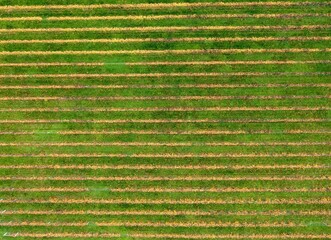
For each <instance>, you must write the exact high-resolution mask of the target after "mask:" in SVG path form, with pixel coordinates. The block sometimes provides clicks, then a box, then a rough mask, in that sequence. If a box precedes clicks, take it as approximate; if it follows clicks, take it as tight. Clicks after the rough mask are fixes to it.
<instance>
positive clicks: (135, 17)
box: [0, 13, 331, 21]
mask: <svg viewBox="0 0 331 240" xmlns="http://www.w3.org/2000/svg"><path fill="white" fill-rule="evenodd" d="M330 16H331V14H329V13H274V14H264V13H262V14H244V13H238V14H185V15H183V14H182V15H181V14H179V15H173V14H166V15H126V16H84V17H80V16H60V17H45V18H43V17H39V16H35V17H3V18H0V21H45V20H46V21H98V20H162V19H191V18H199V19H206V18H304V17H330Z"/></svg>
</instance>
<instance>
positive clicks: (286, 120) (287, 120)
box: [0, 118, 330, 124]
mask: <svg viewBox="0 0 331 240" xmlns="http://www.w3.org/2000/svg"><path fill="white" fill-rule="evenodd" d="M329 121H330V120H329V119H323V118H306V119H291V118H283V119H88V120H81V119H24V120H8V119H5V120H1V119H0V123H1V124H39V123H45V124H48V123H96V124H99V123H104V124H117V123H144V124H146V123H307V122H329Z"/></svg>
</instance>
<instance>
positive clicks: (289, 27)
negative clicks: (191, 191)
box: [0, 24, 331, 33]
mask: <svg viewBox="0 0 331 240" xmlns="http://www.w3.org/2000/svg"><path fill="white" fill-rule="evenodd" d="M330 27H331V25H328V24H324V25H323V24H321V25H298V26H296V25H286V26H282V25H279V26H264V25H259V26H257V25H255V26H250V25H248V26H166V27H156V26H154V27H102V28H11V29H10V28H0V33H29V32H46V33H49V32H127V31H134V32H156V31H161V32H172V31H219V30H227V31H249V30H282V31H290V30H306V29H308V30H312V29H327V28H330Z"/></svg>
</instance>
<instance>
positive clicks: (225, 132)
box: [0, 129, 331, 135]
mask: <svg viewBox="0 0 331 240" xmlns="http://www.w3.org/2000/svg"><path fill="white" fill-rule="evenodd" d="M330 133H331V131H326V130H301V129H298V130H286V131H277V132H276V131H269V130H258V131H244V130H240V131H228V130H220V131H218V130H197V131H145V130H136V131H29V132H28V131H20V132H14V131H8V132H5V131H2V132H0V135H34V134H59V135H97V134H100V135H124V134H137V135H241V134H330Z"/></svg>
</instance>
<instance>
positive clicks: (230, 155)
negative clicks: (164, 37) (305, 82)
mask: <svg viewBox="0 0 331 240" xmlns="http://www.w3.org/2000/svg"><path fill="white" fill-rule="evenodd" d="M328 156H331V153H328V152H326V153H315V152H314V153H306V152H299V153H286V152H285V153H201V154H193V153H184V154H173V153H164V154H149V153H147V154H145V153H133V154H121V153H75V154H69V153H49V154H46V153H41V154H30V153H24V154H0V158H9V157H13V158H24V157H36V158H81V157H83V158H84V157H90V158H99V157H113V158H283V157H309V158H310V157H328Z"/></svg>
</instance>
